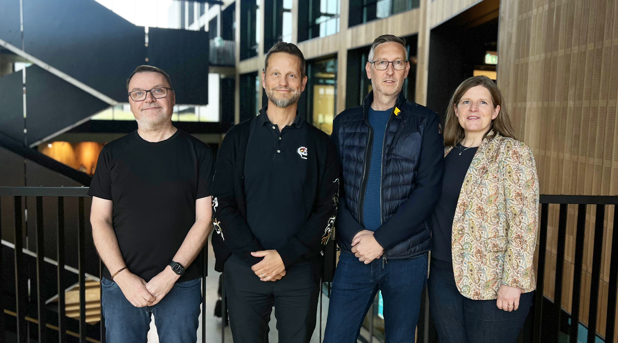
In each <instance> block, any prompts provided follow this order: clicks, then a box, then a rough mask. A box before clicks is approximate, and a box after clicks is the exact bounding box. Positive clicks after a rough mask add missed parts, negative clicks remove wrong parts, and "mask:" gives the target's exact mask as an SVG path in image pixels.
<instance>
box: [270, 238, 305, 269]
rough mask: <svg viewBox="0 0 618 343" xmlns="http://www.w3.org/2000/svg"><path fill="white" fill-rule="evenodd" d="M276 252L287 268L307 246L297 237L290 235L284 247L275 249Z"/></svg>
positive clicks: (303, 252)
mask: <svg viewBox="0 0 618 343" xmlns="http://www.w3.org/2000/svg"><path fill="white" fill-rule="evenodd" d="M277 252H278V253H279V256H281V260H283V265H284V266H285V268H286V269H287V268H288V267H289V266H291V265H292V264H294V262H296V261H297V260H298V259H299V258H300V257H301V256H302V255H303V254H305V253H306V252H307V248H306V247H305V246H304V245H303V244H302V243H301V242H300V241H299V240H298V239H297V238H295V237H292V238H290V241H289V242H288V243H287V244H286V245H285V246H284V247H282V248H280V249H277Z"/></svg>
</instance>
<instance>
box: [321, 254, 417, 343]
mask: <svg viewBox="0 0 618 343" xmlns="http://www.w3.org/2000/svg"><path fill="white" fill-rule="evenodd" d="M426 279H427V254H422V255H419V256H416V257H413V258H407V259H393V260H388V261H385V260H384V259H381V258H380V259H376V260H374V261H372V262H371V263H369V264H364V263H363V262H360V261H359V260H358V258H357V257H356V256H354V255H353V254H352V253H351V252H348V251H342V253H341V256H340V257H339V264H338V265H337V270H336V271H335V279H334V280H333V286H332V292H331V297H330V305H329V309H328V320H327V322H326V332H325V334H324V343H356V339H357V337H358V335H359V333H360V327H361V324H362V323H363V319H364V318H365V315H366V313H367V311H368V310H369V307H370V306H371V304H372V303H373V301H374V298H375V295H376V293H377V292H378V290H381V291H382V297H383V299H384V325H385V327H384V331H385V332H384V333H385V335H386V342H388V343H401V342H414V337H415V331H416V323H417V322H418V315H419V310H420V302H421V292H422V290H423V287H424V286H425V281H426Z"/></svg>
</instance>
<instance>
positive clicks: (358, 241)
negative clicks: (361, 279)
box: [352, 230, 384, 264]
mask: <svg viewBox="0 0 618 343" xmlns="http://www.w3.org/2000/svg"><path fill="white" fill-rule="evenodd" d="M352 253H354V256H356V257H358V260H359V261H361V262H365V264H369V263H371V262H372V261H373V260H375V259H376V258H379V257H380V256H382V254H383V253H384V248H382V246H381V245H380V243H378V241H376V239H375V238H374V237H373V231H369V230H363V231H360V232H359V233H357V234H356V235H355V236H354V239H352Z"/></svg>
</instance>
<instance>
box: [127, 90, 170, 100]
mask: <svg viewBox="0 0 618 343" xmlns="http://www.w3.org/2000/svg"><path fill="white" fill-rule="evenodd" d="M168 90H170V91H171V90H172V89H171V88H169V87H157V88H153V89H146V90H139V91H132V92H129V97H130V98H131V100H133V101H144V100H146V96H147V95H148V93H150V94H151V95H152V97H153V98H155V99H163V98H165V97H166V96H167V93H168Z"/></svg>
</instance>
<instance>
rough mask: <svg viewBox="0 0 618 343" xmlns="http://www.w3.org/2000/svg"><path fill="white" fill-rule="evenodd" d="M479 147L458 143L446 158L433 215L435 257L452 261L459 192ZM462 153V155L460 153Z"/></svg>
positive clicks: (433, 256)
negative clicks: (454, 222) (454, 219)
mask: <svg viewBox="0 0 618 343" xmlns="http://www.w3.org/2000/svg"><path fill="white" fill-rule="evenodd" d="M477 149H478V148H477V147H475V148H465V147H462V146H461V145H457V146H456V147H455V148H454V149H453V150H451V152H449V154H448V155H447V156H446V157H445V158H444V177H443V178H442V190H441V192H440V199H439V200H438V204H437V205H436V208H435V210H434V212H433V215H432V216H431V221H432V226H433V231H432V235H433V236H432V251H431V256H432V258H434V259H437V260H440V261H445V262H451V261H452V257H451V236H452V232H453V218H454V217H455V210H456V209H457V201H458V200H459V192H460V191H461V186H462V185H463V181H464V179H465V177H466V173H467V172H468V168H469V167H470V163H471V162H472V159H473V158H474V154H475V153H476V150H477ZM460 153H461V155H460Z"/></svg>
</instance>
